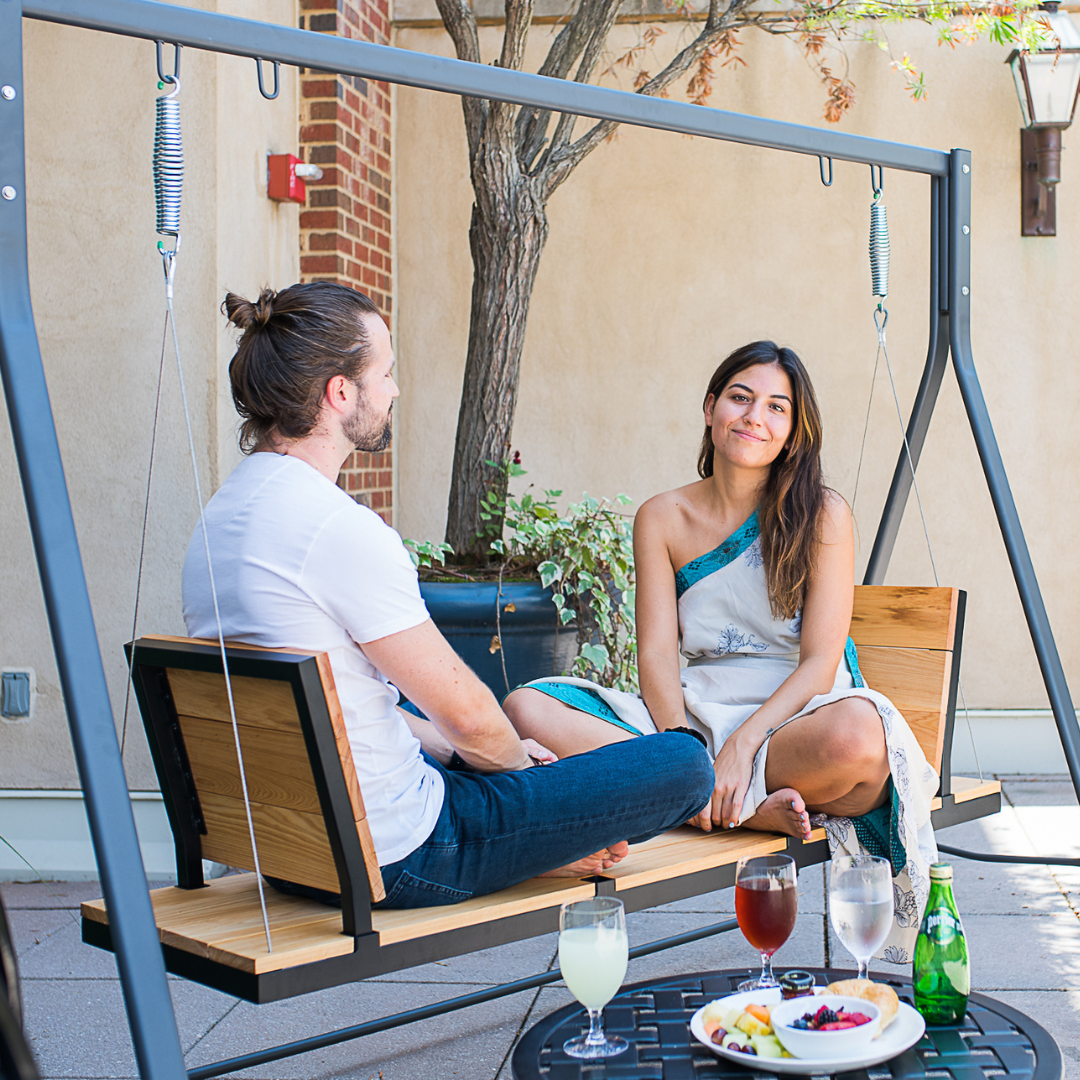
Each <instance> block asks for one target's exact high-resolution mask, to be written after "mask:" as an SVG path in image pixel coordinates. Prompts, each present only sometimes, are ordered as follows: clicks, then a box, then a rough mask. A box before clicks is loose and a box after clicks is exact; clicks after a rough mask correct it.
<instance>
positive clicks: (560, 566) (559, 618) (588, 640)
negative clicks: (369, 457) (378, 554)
mask: <svg viewBox="0 0 1080 1080" xmlns="http://www.w3.org/2000/svg"><path fill="white" fill-rule="evenodd" d="M489 464H491V465H492V466H493V467H494V468H495V469H497V470H498V471H499V473H500V474H501V476H500V480H501V483H500V484H497V485H495V486H494V487H493V488H491V489H489V491H488V492H487V493H486V494H485V496H484V498H483V500H482V501H483V512H482V514H481V521H482V526H481V528H482V531H481V533H480V535H479V536H478V539H485V540H487V541H488V543H487V551H488V555H489V558H490V562H489V564H488V565H487V566H486V567H475V566H469V567H468V568H467V569H466V568H464V567H453V566H449V565H447V556H450V555H453V549H452V548H451V547H450V545H449V544H447V543H442V544H437V543H434V542H433V541H422V542H420V541H416V540H406V541H405V546H406V548H408V550H409V554H410V555H411V556H412V559H413V562H414V563H415V564H416V566H417V568H418V570H419V571H420V573H421V576H422V577H424V578H427V579H429V580H431V579H439V578H441V579H443V580H447V579H459V580H461V579H465V580H470V581H472V580H478V579H480V580H491V581H497V582H498V583H499V587H500V594H501V587H502V584H503V582H504V581H521V580H530V579H533V580H539V582H540V583H541V584H542V585H544V586H545V587H547V588H550V589H551V596H552V601H553V603H554V605H555V618H556V629H558V628H559V627H566V630H567V632H568V633H569V632H571V630H573V631H574V632H576V634H577V643H578V651H577V656H576V657H575V658H574V661H573V664H572V665H571V668H570V671H569V672H566V673H565V674H570V675H576V676H579V677H581V678H585V679H592V680H594V681H596V682H599V683H601V684H602V685H604V686H611V687H614V688H615V689H618V690H629V691H634V690H637V633H636V628H635V624H634V549H633V530H632V525H631V519H630V517H629V516H628V515H627V514H626V512H625V510H624V509H623V508H624V507H626V506H628V505H630V503H631V502H632V500H631V499H630V498H629V497H628V496H626V495H616V496H615V499H614V500H609V499H596V498H593V497H592V496H591V495H588V494H586V495H583V497H582V499H581V501H580V502H575V503H570V505H569V506H568V507H567V508H566V510H565V511H563V512H561V513H560V512H559V510H558V505H557V504H558V500H559V499H561V497H562V494H563V493H562V491H560V490H555V489H545V490H544V491H543V492H542V494H541V495H535V494H533V493H532V490H531V486H530V488H527V489H526V491H525V492H524V494H522V495H521V496H520V498H515V497H514V496H513V495H510V494H507V495H505V496H504V495H502V494H501V493H502V492H505V491H507V484H508V483H509V482H510V481H511V480H512V479H517V478H518V477H521V476H524V475H525V470H524V469H523V468H522V467H521V459H520V457H519V456H518V455H517V454H515V455H514V457H513V458H507V459H506V460H504V461H502V462H500V463H495V462H491V463H489ZM496 528H499V533H501V535H499V534H497V533H496V531H495V530H496ZM495 610H496V630H495V636H494V638H492V643H491V651H492V652H497V651H500V650H501V637H502V628H501V625H500V623H501V616H502V612H503V610H504V608H503V604H502V602H501V595H500V602H499V603H497V604H496V608H495ZM506 610H511V609H510V608H507V609H506Z"/></svg>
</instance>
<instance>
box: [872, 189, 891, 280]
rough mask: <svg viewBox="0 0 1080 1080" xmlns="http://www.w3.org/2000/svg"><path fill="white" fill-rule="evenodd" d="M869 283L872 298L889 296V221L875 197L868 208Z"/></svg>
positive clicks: (883, 208) (882, 205)
mask: <svg viewBox="0 0 1080 1080" xmlns="http://www.w3.org/2000/svg"><path fill="white" fill-rule="evenodd" d="M870 283H871V286H872V288H873V293H874V296H879V297H881V298H882V299H884V298H885V297H886V296H888V295H889V220H888V217H887V216H886V213H885V204H884V203H883V202H882V201H881V200H880V199H878V198H876V197H875V199H874V201H873V203H872V204H871V206H870Z"/></svg>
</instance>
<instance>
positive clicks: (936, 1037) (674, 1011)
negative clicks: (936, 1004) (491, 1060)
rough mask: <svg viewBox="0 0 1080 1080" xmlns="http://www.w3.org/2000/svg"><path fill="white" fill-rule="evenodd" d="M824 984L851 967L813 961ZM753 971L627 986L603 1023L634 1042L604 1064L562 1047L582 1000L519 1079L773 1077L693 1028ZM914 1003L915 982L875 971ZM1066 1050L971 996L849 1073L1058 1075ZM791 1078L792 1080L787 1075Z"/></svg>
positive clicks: (537, 1046) (547, 1032)
mask: <svg viewBox="0 0 1080 1080" xmlns="http://www.w3.org/2000/svg"><path fill="white" fill-rule="evenodd" d="M807 970H809V971H810V972H811V973H812V974H813V975H814V976H815V979H816V981H817V982H818V983H819V984H822V985H824V984H826V983H829V982H833V981H835V980H838V979H850V978H853V977H854V975H855V972H853V971H833V970H826V969H824V968H809V969H807ZM748 974H752V973H749V972H748V971H747V969H745V968H740V969H738V970H734V969H729V970H726V971H706V972H697V973H696V974H692V975H682V976H677V977H674V978H673V977H670V976H669V977H667V978H663V979H650V980H648V981H647V982H640V983H635V984H634V985H632V986H628V987H627V988H626V989H625V990H622V991H621V992H620V993H619V994H618V995H616V997H615V998H614V999H613V1000H612V1002H611V1004H609V1005H608V1007H607V1008H606V1009H605V1010H604V1026H605V1029H606V1030H607V1031H609V1032H611V1033H612V1034H616V1035H621V1036H622V1037H623V1038H624V1039H626V1040H627V1041H628V1042H629V1043H630V1047H629V1049H627V1050H626V1051H624V1052H623V1053H621V1054H619V1055H618V1056H617V1057H613V1058H608V1059H607V1060H606V1061H603V1062H582V1061H578V1060H576V1059H574V1058H571V1057H568V1056H567V1055H566V1054H564V1053H563V1052H562V1044H563V1043H564V1042H565V1041H566V1040H567V1039H569V1038H572V1037H573V1036H575V1035H580V1034H582V1033H583V1032H584V1031H586V1030H588V1020H587V1018H586V1016H585V1010H584V1009H583V1008H582V1007H581V1006H580V1005H578V1004H577V1003H576V1002H575V1003H574V1004H573V1005H568V1006H567V1007H566V1008H563V1009H559V1010H558V1011H557V1012H554V1013H552V1014H551V1015H550V1016H548V1017H546V1018H545V1019H543V1020H541V1021H540V1022H539V1023H537V1024H535V1025H534V1026H533V1027H532V1028H531V1029H530V1030H529V1031H528V1032H526V1034H525V1037H524V1038H523V1039H522V1040H521V1042H520V1043H519V1044H518V1047H517V1049H516V1050H515V1051H514V1058H513V1073H514V1077H515V1080H541V1078H542V1080H631V1078H633V1080H750V1078H751V1077H754V1078H758V1080H771V1078H775V1077H776V1074H775V1073H770V1072H769V1071H768V1070H766V1069H749V1068H744V1067H743V1066H741V1065H736V1064H735V1063H734V1062H731V1061H728V1060H726V1059H724V1058H720V1057H717V1056H716V1055H715V1054H713V1053H711V1052H710V1051H709V1050H708V1049H706V1048H705V1047H704V1046H702V1045H701V1044H700V1043H699V1042H698V1041H697V1040H696V1039H695V1038H694V1036H693V1035H691V1034H690V1017H691V1016H693V1015H694V1013H695V1012H697V1010H698V1009H700V1008H701V1006H702V1005H705V1004H707V1003H708V1002H710V1001H713V1000H714V999H716V998H718V997H723V996H725V995H726V994H731V993H734V992H735V990H736V987H737V985H738V983H739V982H741V981H742V980H743V979H745V978H747V976H748ZM877 981H879V982H886V983H888V984H889V985H890V986H892V987H893V989H895V990H896V992H897V994H899V995H900V1000H901V1001H906V1002H907V1003H908V1004H909V1005H910V1004H911V980H910V979H908V978H904V977H901V976H881V975H878V976H877ZM1061 1069H1062V1065H1061V1051H1060V1050H1059V1049H1058V1046H1057V1043H1055V1042H1054V1040H1053V1038H1052V1037H1051V1036H1050V1034H1049V1033H1048V1032H1047V1031H1046V1030H1045V1029H1043V1028H1042V1027H1041V1026H1040V1025H1039V1024H1037V1023H1036V1022H1035V1021H1034V1020H1032V1019H1031V1017H1029V1016H1025V1015H1024V1014H1023V1013H1022V1012H1019V1011H1018V1010H1016V1009H1013V1008H1011V1007H1010V1006H1008V1005H1005V1004H1003V1003H1002V1002H1000V1001H995V1000H994V999H993V998H991V997H987V996H986V995H985V994H972V995H971V997H970V998H969V999H968V1012H967V1016H966V1017H965V1018H964V1022H963V1023H962V1024H955V1025H948V1026H945V1027H928V1028H927V1029H926V1034H925V1035H924V1036H923V1038H922V1039H920V1040H919V1042H918V1043H916V1045H915V1046H914V1047H912V1048H911V1049H910V1050H907V1051H905V1052H904V1053H902V1054H900V1055H898V1056H897V1057H895V1058H893V1059H892V1060H891V1061H886V1062H883V1063H882V1064H880V1065H874V1066H871V1067H870V1068H869V1069H859V1070H856V1071H852V1072H845V1073H842V1074H837V1075H842V1076H843V1077H844V1078H845V1080H924V1078H927V1080H928V1078H931V1077H933V1078H943V1080H949V1078H951V1080H989V1078H990V1077H995V1078H1003V1077H1009V1078H1012V1077H1015V1078H1017V1080H1060V1077H1061ZM785 1080H786V1078H785Z"/></svg>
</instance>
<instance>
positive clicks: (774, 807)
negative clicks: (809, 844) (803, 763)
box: [743, 787, 810, 840]
mask: <svg viewBox="0 0 1080 1080" xmlns="http://www.w3.org/2000/svg"><path fill="white" fill-rule="evenodd" d="M743 826H744V827H745V828H747V829H757V830H758V831H759V832H778V833H785V834H786V835H788V836H795V837H798V839H800V840H808V839H809V838H810V815H809V814H808V813H807V812H806V803H805V802H803V798H802V796H801V795H800V794H799V793H798V792H797V791H796V790H795V789H794V788H789V787H788V788H781V789H780V790H779V791H774V792H773V793H772V794H771V795H770V796H769V797H768V798H767V799H766V800H765V801H764V802H763V803H762V804H761V805H760V806H759V807H758V808H757V813H756V814H754V816H753V817H752V818H747V820H746V821H744V822H743Z"/></svg>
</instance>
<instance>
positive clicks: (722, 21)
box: [543, 0, 757, 196]
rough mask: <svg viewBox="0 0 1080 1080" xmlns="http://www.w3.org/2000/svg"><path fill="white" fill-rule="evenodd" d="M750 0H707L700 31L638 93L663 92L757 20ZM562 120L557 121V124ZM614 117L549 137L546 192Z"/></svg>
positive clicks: (597, 141)
mask: <svg viewBox="0 0 1080 1080" xmlns="http://www.w3.org/2000/svg"><path fill="white" fill-rule="evenodd" d="M752 2H753V0H732V3H731V4H730V5H729V6H728V8H727V9H726V10H725V11H724V12H723V13H722V14H721V13H720V11H719V0H710V4H709V14H708V16H707V17H706V20H705V25H704V26H703V27H702V30H701V33H700V34H698V36H697V37H696V38H695V39H694V40H693V41H692V42H691V43H690V44H689V45H687V46H686V48H685V49H683V50H681V51H680V52H679V53H677V54H676V55H675V56H674V57H673V58H672V59H671V61H670V62H669V63H668V65H667V67H665V68H664V69H663V71H661V72H660V73H659V74H657V75H655V76H653V77H652V78H651V79H649V81H648V82H646V83H645V84H644V85H643V86H641V87H640V88H639V89H638V90H637V93H639V94H644V95H647V96H650V97H653V96H656V95H658V94H662V93H663V92H664V91H665V90H666V89H667V88H668V87H669V86H670V85H671V84H672V83H673V82H675V80H676V79H678V78H680V77H681V76H682V75H685V74H686V72H687V71H689V70H690V68H691V67H693V65H694V64H695V63H696V62H697V61H698V60H700V59H701V56H702V54H703V53H704V52H705V50H706V49H708V48H709V47H710V46H711V45H713V44H715V42H716V41H717V40H718V39H719V38H720V37H721V36H722V35H723V34H724V33H726V32H727V31H728V30H731V29H734V28H736V27H739V26H742V25H746V24H748V23H751V22H756V21H757V20H756V18H755V17H754V16H750V17H749V18H747V17H746V16H745V9H746V8H747V7H748V6H749V5H750V4H751V3H752ZM561 126H562V122H561V121H560V127H561ZM618 126H619V125H618V123H617V122H615V121H613V120H601V121H599V122H598V123H596V124H594V125H593V127H591V128H590V129H589V130H588V131H587V132H586V133H585V134H584V135H582V136H581V138H580V139H578V140H577V141H576V142H573V143H569V142H566V143H564V144H563V145H561V146H558V147H557V146H556V145H555V141H554V140H552V148H551V152H550V153H549V154H548V155H547V157H546V159H545V161H544V162H543V173H544V177H543V180H544V185H545V190H546V192H547V194H548V196H550V195H551V193H552V192H553V191H554V190H555V189H556V188H557V187H558V186H559V185H560V184H562V183H563V182H564V181H565V180H566V179H567V178H568V177H569V176H570V174H571V173H572V172H573V171H574V169H576V168H577V166H578V165H580V164H581V162H582V161H584V160H585V158H586V157H588V156H589V154H591V153H592V151H593V150H595V149H596V148H597V147H598V146H599V145H600V144H601V143H602V142H603V141H604V140H605V139H606V138H607V137H608V136H609V135H610V134H611V133H612V132H613V131H614V130H615V129H616V128H617V127H618Z"/></svg>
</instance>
